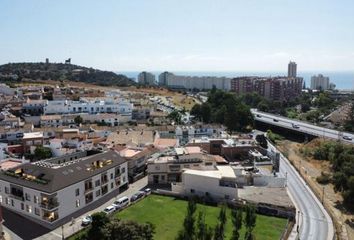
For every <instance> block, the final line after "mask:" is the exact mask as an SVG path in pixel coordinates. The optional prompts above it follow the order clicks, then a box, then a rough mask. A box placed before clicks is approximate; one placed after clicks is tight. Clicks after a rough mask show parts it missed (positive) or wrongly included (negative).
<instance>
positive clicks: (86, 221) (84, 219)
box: [81, 215, 92, 226]
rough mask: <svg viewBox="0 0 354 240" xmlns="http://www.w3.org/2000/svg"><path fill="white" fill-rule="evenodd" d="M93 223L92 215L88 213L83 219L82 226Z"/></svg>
mask: <svg viewBox="0 0 354 240" xmlns="http://www.w3.org/2000/svg"><path fill="white" fill-rule="evenodd" d="M91 223H92V217H91V215H87V216H85V217H84V218H83V219H82V222H81V226H88V225H90V224H91Z"/></svg>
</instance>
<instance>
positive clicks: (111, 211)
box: [103, 205, 116, 215]
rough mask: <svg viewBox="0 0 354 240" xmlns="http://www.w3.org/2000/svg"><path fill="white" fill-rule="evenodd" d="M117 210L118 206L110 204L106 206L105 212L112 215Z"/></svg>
mask: <svg viewBox="0 0 354 240" xmlns="http://www.w3.org/2000/svg"><path fill="white" fill-rule="evenodd" d="M115 210H116V208H115V207H114V206H113V205H109V206H108V207H106V208H105V209H104V210H103V212H104V213H105V214H107V215H110V214H112V213H114V212H115Z"/></svg>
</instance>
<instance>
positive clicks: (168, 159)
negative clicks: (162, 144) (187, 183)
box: [147, 147, 217, 184]
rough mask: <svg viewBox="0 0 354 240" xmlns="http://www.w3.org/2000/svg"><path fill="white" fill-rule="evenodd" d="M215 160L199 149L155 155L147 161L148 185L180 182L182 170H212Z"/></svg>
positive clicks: (172, 150)
mask: <svg viewBox="0 0 354 240" xmlns="http://www.w3.org/2000/svg"><path fill="white" fill-rule="evenodd" d="M216 162H217V159H216V158H215V157H214V156H212V155H209V154H206V153H204V152H202V151H201V149H200V148H199V147H184V148H174V149H169V150H166V151H165V152H163V153H156V154H153V155H152V156H151V158H150V159H149V160H148V161H147V172H148V182H149V183H150V184H170V183H172V182H180V181H181V174H182V171H183V169H204V170H207V169H214V167H215V165H216Z"/></svg>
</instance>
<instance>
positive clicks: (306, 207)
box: [268, 143, 334, 240]
mask: <svg viewBox="0 0 354 240" xmlns="http://www.w3.org/2000/svg"><path fill="white" fill-rule="evenodd" d="M268 145H269V148H270V149H271V151H277V150H276V149H275V147H274V146H273V145H271V144H270V143H269V144H268ZM280 156H281V157H280V172H281V174H283V175H284V176H286V177H287V188H288V192H289V195H290V197H291V198H292V200H293V202H294V204H295V206H296V209H297V215H296V218H297V223H299V239H306V240H332V239H333V236H334V228H333V223H332V219H331V217H330V216H329V214H328V213H327V211H326V210H325V208H324V207H323V205H322V204H321V202H320V201H319V200H318V199H317V197H316V196H315V195H314V193H313V192H312V190H311V189H310V188H309V186H308V185H307V184H306V183H305V181H304V180H303V179H302V177H301V176H300V175H299V173H298V172H297V171H296V170H295V169H294V167H293V166H292V165H291V164H290V163H289V161H288V160H287V159H286V158H285V157H284V156H283V155H282V154H280ZM296 228H297V227H296V225H295V227H294V229H295V234H294V233H292V235H291V236H290V238H289V239H297V238H296Z"/></svg>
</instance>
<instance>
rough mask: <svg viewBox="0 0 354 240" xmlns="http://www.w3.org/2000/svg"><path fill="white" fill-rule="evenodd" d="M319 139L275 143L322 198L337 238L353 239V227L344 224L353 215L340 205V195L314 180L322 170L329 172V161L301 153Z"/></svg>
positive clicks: (329, 185) (328, 186)
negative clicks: (334, 226) (333, 223)
mask: <svg viewBox="0 0 354 240" xmlns="http://www.w3.org/2000/svg"><path fill="white" fill-rule="evenodd" d="M319 141H321V140H318V139H315V140H313V141H311V142H309V143H307V144H302V143H296V142H291V141H288V140H283V141H279V142H278V144H277V145H278V147H279V150H281V151H282V152H283V154H284V155H285V156H287V157H288V159H289V161H290V162H291V163H292V164H293V165H294V166H295V168H296V169H297V170H298V171H299V172H300V173H301V175H302V176H303V178H304V179H305V180H306V181H307V183H308V184H309V185H310V186H311V188H312V189H313V190H314V192H315V193H316V195H317V197H319V199H324V205H325V207H326V209H327V210H328V211H329V212H330V215H331V217H332V219H333V221H334V222H335V225H336V231H337V233H338V235H339V236H338V237H339V239H354V229H353V228H352V227H350V226H349V225H348V224H346V220H348V221H350V220H351V219H353V218H354V215H353V214H350V213H347V212H345V210H343V208H342V207H341V204H340V203H341V202H342V197H341V195H340V194H339V193H335V192H334V190H333V185H332V184H328V185H321V184H319V183H318V182H317V181H316V178H317V177H318V176H320V175H321V172H322V171H323V172H327V173H330V172H331V169H330V164H329V162H328V161H318V160H314V159H312V158H311V157H305V156H304V155H303V154H302V153H301V151H306V150H307V149H311V148H312V147H314V146H316V145H318V144H319ZM300 149H301V150H300ZM323 193H324V196H323Z"/></svg>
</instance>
